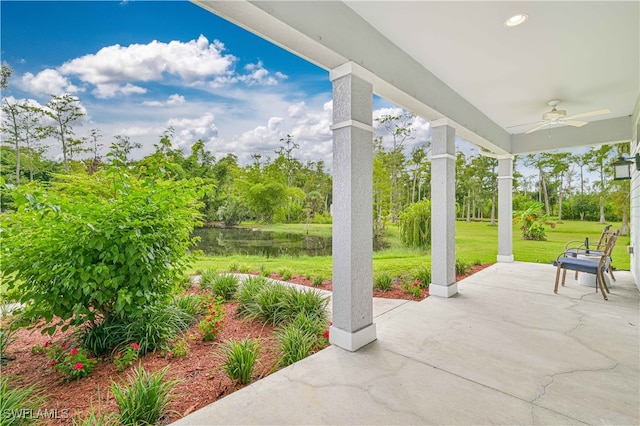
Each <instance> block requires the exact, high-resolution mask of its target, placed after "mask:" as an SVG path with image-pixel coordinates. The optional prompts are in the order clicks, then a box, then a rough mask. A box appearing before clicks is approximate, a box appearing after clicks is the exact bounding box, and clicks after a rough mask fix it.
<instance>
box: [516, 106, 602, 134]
mask: <svg viewBox="0 0 640 426" xmlns="http://www.w3.org/2000/svg"><path fill="white" fill-rule="evenodd" d="M558 104H560V100H558V99H552V100H550V101H549V102H548V105H549V106H550V107H551V111H548V112H545V113H544V114H542V120H541V121H538V122H537V123H535V124H537V126H536V127H534V128H533V129H531V130H528V131H526V132H525V135H528V134H529V133H533V132H536V131H538V130H540V129H544V128H545V127H549V128H551V126H552V125H554V124H564V125H568V126H573V127H582V126H584V125H585V124H589V122H588V121H580V120H576V118H585V117H594V116H596V115H603V114H609V113H610V112H611V111H609V110H608V109H600V110H597V111H590V112H583V113H580V114H574V115H571V116H569V117H567V111H565V110H563V109H558V108H556V107H557V106H558ZM521 126H522V125H521ZM511 127H520V126H511Z"/></svg>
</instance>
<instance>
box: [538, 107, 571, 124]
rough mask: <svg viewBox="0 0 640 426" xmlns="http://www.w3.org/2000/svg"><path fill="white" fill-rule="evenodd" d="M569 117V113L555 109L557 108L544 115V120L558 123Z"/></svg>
mask: <svg viewBox="0 0 640 426" xmlns="http://www.w3.org/2000/svg"><path fill="white" fill-rule="evenodd" d="M566 116H567V111H565V110H563V109H555V107H554V108H553V109H552V110H551V111H549V112H545V113H544V114H542V119H543V120H544V121H556V120H560V119H562V118H565V117H566Z"/></svg>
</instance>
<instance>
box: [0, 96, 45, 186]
mask: <svg viewBox="0 0 640 426" xmlns="http://www.w3.org/2000/svg"><path fill="white" fill-rule="evenodd" d="M43 116H44V113H43V111H42V109H41V108H39V107H37V106H34V105H32V103H31V102H30V101H28V100H23V101H20V102H15V103H13V104H11V103H9V101H8V100H7V99H6V98H5V99H4V101H3V104H2V128H1V131H2V133H3V134H5V135H6V139H5V142H7V143H10V144H12V145H13V146H14V149H15V150H16V153H18V154H19V155H16V174H15V176H16V185H19V184H20V173H21V161H20V157H21V156H22V154H25V155H26V156H27V158H28V160H29V180H30V181H33V175H34V155H38V154H39V153H40V152H39V145H40V141H42V140H43V139H45V138H46V137H47V135H48V128H47V127H43V126H42V118H43Z"/></svg>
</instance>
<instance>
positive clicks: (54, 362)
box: [47, 359, 58, 367]
mask: <svg viewBox="0 0 640 426" xmlns="http://www.w3.org/2000/svg"><path fill="white" fill-rule="evenodd" d="M57 362H58V361H56V360H55V359H52V360H51V361H49V364H47V367H53V366H54V365H56V363H57Z"/></svg>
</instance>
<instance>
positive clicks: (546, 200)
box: [540, 170, 551, 216]
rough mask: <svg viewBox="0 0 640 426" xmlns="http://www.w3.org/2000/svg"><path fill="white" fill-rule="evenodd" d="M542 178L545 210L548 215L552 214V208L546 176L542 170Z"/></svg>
mask: <svg viewBox="0 0 640 426" xmlns="http://www.w3.org/2000/svg"><path fill="white" fill-rule="evenodd" d="M540 180H541V183H542V195H543V196H544V211H545V213H546V214H547V216H549V215H551V209H550V208H549V193H548V192H547V182H546V180H545V178H544V172H543V171H542V170H540Z"/></svg>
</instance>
